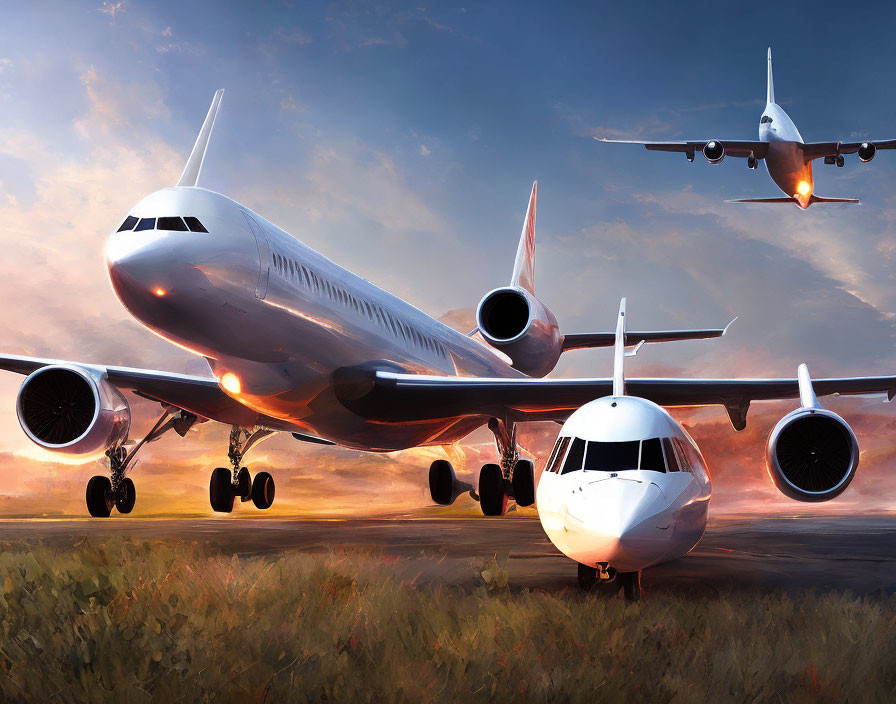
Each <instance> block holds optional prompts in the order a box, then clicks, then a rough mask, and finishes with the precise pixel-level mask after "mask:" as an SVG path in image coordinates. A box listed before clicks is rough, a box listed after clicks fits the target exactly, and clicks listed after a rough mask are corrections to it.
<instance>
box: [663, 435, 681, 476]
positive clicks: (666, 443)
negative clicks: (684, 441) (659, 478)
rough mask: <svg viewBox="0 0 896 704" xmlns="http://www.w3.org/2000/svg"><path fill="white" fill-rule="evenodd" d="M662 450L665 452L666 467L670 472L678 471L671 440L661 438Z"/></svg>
mask: <svg viewBox="0 0 896 704" xmlns="http://www.w3.org/2000/svg"><path fill="white" fill-rule="evenodd" d="M663 449H664V450H665V451H666V465H667V466H668V467H669V471H670V472H677V471H678V460H677V459H676V456H675V449H674V448H673V447H672V438H663Z"/></svg>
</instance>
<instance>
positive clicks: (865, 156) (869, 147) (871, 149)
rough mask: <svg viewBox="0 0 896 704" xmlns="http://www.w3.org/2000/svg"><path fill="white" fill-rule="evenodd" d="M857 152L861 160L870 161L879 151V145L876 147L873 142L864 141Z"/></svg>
mask: <svg viewBox="0 0 896 704" xmlns="http://www.w3.org/2000/svg"><path fill="white" fill-rule="evenodd" d="M856 153H857V154H858V155H859V161H864V162H869V161H871V160H872V159H873V158H874V155H875V154H876V153H877V147H875V146H874V145H873V144H872V143H871V142H862V143H861V144H860V145H859V148H858V150H857V151H856Z"/></svg>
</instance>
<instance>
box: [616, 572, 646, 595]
mask: <svg viewBox="0 0 896 704" xmlns="http://www.w3.org/2000/svg"><path fill="white" fill-rule="evenodd" d="M616 578H617V579H618V580H619V581H620V582H622V589H623V590H624V592H625V600H626V601H641V573H640V572H620V573H619V575H618V576H617V577H616Z"/></svg>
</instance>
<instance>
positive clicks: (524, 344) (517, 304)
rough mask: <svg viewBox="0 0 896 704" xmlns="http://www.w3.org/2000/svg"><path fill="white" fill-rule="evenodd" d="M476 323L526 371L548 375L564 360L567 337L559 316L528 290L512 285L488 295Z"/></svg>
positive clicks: (490, 341) (487, 338)
mask: <svg viewBox="0 0 896 704" xmlns="http://www.w3.org/2000/svg"><path fill="white" fill-rule="evenodd" d="M476 322H477V324H478V325H479V332H480V333H482V336H483V337H484V338H485V340H486V342H488V343H489V344H490V345H491V346H492V347H494V348H496V349H498V350H500V351H501V352H503V353H504V354H506V355H507V356H509V357H510V359H511V360H512V364H513V367H514V368H515V369H519V370H520V371H521V372H523V373H524V374H528V375H530V376H544V375H545V374H547V373H548V372H550V371H551V370H552V369H553V368H554V367H555V366H556V364H557V360H558V359H560V353H561V352H562V350H563V337H562V335H561V334H560V326H559V325H558V324H557V319H556V318H555V317H554V314H553V313H551V311H549V310H548V309H547V307H546V306H545V305H544V304H543V303H542V302H541V301H539V300H538V299H537V298H536V297H535V296H533V295H532V294H531V293H529V292H528V291H526V290H525V289H522V288H517V287H515V286H508V287H506V288H498V289H495V290H494V291H491V292H490V293H488V294H486V295H485V297H484V298H483V299H482V301H480V303H479V308H478V309H477V310H476Z"/></svg>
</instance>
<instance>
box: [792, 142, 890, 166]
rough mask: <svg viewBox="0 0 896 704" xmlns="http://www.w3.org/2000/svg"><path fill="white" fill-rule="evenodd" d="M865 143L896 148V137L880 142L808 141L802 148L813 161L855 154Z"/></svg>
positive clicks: (806, 157)
mask: <svg viewBox="0 0 896 704" xmlns="http://www.w3.org/2000/svg"><path fill="white" fill-rule="evenodd" d="M863 144H873V145H874V147H875V149H896V139H885V140H882V141H880V142H875V141H874V140H871V139H866V140H865V141H863V142H806V143H805V144H803V145H801V147H800V148H801V149H802V152H803V156H804V157H805V159H806V161H811V160H812V159H821V158H822V157H835V156H839V155H840V154H855V153H856V152H857V151H859V149H860V148H861V147H862V145H863Z"/></svg>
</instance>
